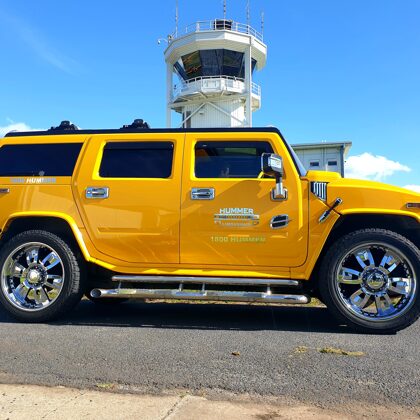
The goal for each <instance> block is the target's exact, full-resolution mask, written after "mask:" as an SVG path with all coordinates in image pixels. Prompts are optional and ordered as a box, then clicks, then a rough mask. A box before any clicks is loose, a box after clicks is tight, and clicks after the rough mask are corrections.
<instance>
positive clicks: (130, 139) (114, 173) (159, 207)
mask: <svg viewBox="0 0 420 420" xmlns="http://www.w3.org/2000/svg"><path fill="white" fill-rule="evenodd" d="M183 142H184V134H181V133H180V134H157V133H144V134H117V135H112V136H109V135H108V136H107V135H106V134H98V135H94V136H92V138H90V139H89V140H88V147H87V150H86V152H85V155H84V158H83V165H82V166H81V168H80V169H79V171H78V174H77V175H76V177H77V179H76V194H77V196H78V197H77V198H78V205H79V209H80V213H81V215H82V218H83V221H84V223H85V226H86V229H87V231H88V234H89V236H90V238H91V240H92V242H93V243H94V246H95V247H96V249H97V250H98V251H100V252H101V253H103V254H106V255H108V256H110V257H113V258H116V259H118V260H121V261H125V262H130V263H153V264H155V263H158V264H165V263H179V219H180V188H181V172H182V149H183Z"/></svg>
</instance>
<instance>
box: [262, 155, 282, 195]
mask: <svg viewBox="0 0 420 420" xmlns="http://www.w3.org/2000/svg"><path fill="white" fill-rule="evenodd" d="M261 171H262V172H263V173H264V174H265V175H268V176H274V177H275V178H276V188H275V189H274V190H273V191H272V194H271V197H272V199H273V200H286V199H287V190H286V188H284V187H283V173H284V171H283V159H282V158H281V156H279V155H275V154H274V153H263V154H262V155H261Z"/></svg>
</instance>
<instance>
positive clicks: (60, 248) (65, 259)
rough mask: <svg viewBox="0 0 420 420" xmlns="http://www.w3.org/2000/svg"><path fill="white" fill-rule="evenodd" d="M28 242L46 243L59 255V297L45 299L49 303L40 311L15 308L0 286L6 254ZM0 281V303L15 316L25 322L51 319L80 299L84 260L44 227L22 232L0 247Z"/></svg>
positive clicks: (0, 285)
mask: <svg viewBox="0 0 420 420" xmlns="http://www.w3.org/2000/svg"><path fill="white" fill-rule="evenodd" d="M30 243H41V244H45V245H46V247H48V248H50V249H52V250H53V251H54V252H55V253H56V254H57V255H58V258H59V259H60V267H61V269H62V271H63V276H62V283H60V284H61V287H60V292H59V293H58V296H56V297H55V298H54V299H53V300H48V301H47V303H48V305H47V306H46V307H45V308H42V309H39V310H24V309H21V308H19V307H17V306H16V305H14V304H13V303H11V301H10V299H9V298H8V297H6V296H7V293H6V290H3V287H2V285H3V280H2V279H3V270H5V263H6V261H7V260H8V257H9V256H10V255H11V253H13V252H14V251H15V250H16V249H18V248H19V247H21V246H24V245H25V244H30ZM22 254H23V251H22ZM0 281H1V282H2V283H1V284H0V303H1V304H2V305H3V307H4V308H5V309H6V310H7V312H9V313H10V314H11V315H12V316H13V317H14V318H15V319H17V320H18V321H24V322H46V321H51V320H54V319H57V318H59V317H60V316H62V315H64V314H66V313H68V312H70V311H71V310H72V309H73V307H74V306H75V305H77V303H78V302H79V301H80V299H81V298H82V296H83V290H84V281H85V275H84V263H83V262H82V260H81V258H80V257H79V258H78V257H76V255H75V252H74V251H73V250H72V249H71V248H70V246H69V245H68V244H67V243H66V242H65V241H64V240H62V239H61V238H60V237H58V236H57V235H55V234H53V233H50V232H47V231H43V230H30V231H25V232H22V233H20V234H18V235H16V236H15V237H13V238H12V239H10V240H9V241H8V242H7V243H5V244H4V245H3V246H2V247H1V249H0ZM19 281H20V280H19ZM28 296H29V295H28ZM21 306H22V305H21Z"/></svg>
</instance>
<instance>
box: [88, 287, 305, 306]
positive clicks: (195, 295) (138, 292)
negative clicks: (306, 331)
mask: <svg viewBox="0 0 420 420" xmlns="http://www.w3.org/2000/svg"><path fill="white" fill-rule="evenodd" d="M90 294H91V296H92V297H93V298H143V299H185V300H225V301H236V302H267V303H287V304H305V303H309V302H310V300H311V299H310V297H309V296H307V295H289V294H271V293H269V292H268V293H263V292H237V291H224V290H220V291H219V290H203V291H201V292H187V291H182V290H178V289H175V290H170V289H93V290H92V291H91V292H90Z"/></svg>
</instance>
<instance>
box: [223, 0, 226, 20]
mask: <svg viewBox="0 0 420 420" xmlns="http://www.w3.org/2000/svg"><path fill="white" fill-rule="evenodd" d="M223 19H224V20H226V0H223Z"/></svg>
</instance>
